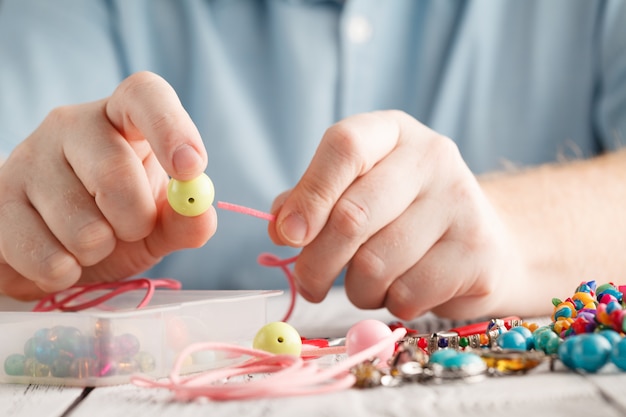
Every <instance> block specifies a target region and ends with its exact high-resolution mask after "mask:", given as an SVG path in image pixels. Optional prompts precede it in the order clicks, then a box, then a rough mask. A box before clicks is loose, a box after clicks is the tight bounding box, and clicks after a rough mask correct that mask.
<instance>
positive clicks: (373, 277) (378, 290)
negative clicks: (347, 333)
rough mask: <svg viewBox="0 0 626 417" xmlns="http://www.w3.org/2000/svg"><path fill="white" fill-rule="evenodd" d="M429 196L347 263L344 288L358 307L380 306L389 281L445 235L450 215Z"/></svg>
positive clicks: (418, 201) (406, 268)
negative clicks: (348, 264)
mask: <svg viewBox="0 0 626 417" xmlns="http://www.w3.org/2000/svg"><path fill="white" fill-rule="evenodd" d="M432 194H433V193H426V194H420V195H418V197H417V198H416V199H415V201H414V202H413V203H412V204H411V205H410V206H409V207H408V208H407V210H406V211H405V212H404V213H403V214H402V215H401V216H400V217H399V218H398V219H396V220H395V221H394V222H393V223H391V224H389V225H388V226H386V227H385V228H383V229H382V230H381V231H379V232H378V233H376V234H375V235H374V236H372V238H370V239H369V240H368V241H367V242H366V243H365V244H363V245H362V246H361V247H360V248H359V249H358V251H357V253H356V254H355V255H354V257H353V258H352V260H351V261H350V266H349V268H348V270H347V272H346V277H345V288H346V294H347V296H348V298H349V299H350V301H351V302H352V303H353V304H354V305H355V306H357V307H359V308H364V309H373V308H380V307H383V306H384V303H385V296H386V294H387V291H388V290H389V287H390V286H391V284H392V283H393V281H394V280H395V279H396V278H397V277H400V276H402V275H404V274H405V273H407V271H408V270H409V269H410V268H411V267H412V266H413V265H415V264H416V263H417V262H418V261H419V260H420V259H421V258H422V257H424V255H425V254H426V253H427V252H428V250H429V249H430V248H431V247H432V246H433V245H434V244H435V243H436V242H437V241H439V240H440V239H441V237H442V236H443V234H444V233H445V232H446V230H447V228H448V226H449V224H450V221H451V218H450V217H451V216H450V212H448V211H445V210H442V209H441V206H442V204H443V205H446V204H445V203H444V202H442V201H440V200H438V199H436V198H433V196H432Z"/></svg>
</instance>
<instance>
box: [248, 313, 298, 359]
mask: <svg viewBox="0 0 626 417" xmlns="http://www.w3.org/2000/svg"><path fill="white" fill-rule="evenodd" d="M252 347H253V348H255V349H259V350H264V351H266V352H270V353H274V354H276V355H283V354H285V355H294V356H300V352H302V339H301V338H300V334H298V331H297V330H296V329H294V328H293V327H292V326H291V325H289V324H287V323H285V322H282V321H276V322H273V323H268V324H266V325H265V326H263V327H261V329H260V330H259V331H258V332H257V334H256V336H254V340H253V341H252Z"/></svg>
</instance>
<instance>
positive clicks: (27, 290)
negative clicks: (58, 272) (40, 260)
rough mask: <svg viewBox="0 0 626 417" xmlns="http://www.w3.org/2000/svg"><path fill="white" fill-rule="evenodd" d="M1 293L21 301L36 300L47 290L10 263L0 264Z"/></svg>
mask: <svg viewBox="0 0 626 417" xmlns="http://www.w3.org/2000/svg"><path fill="white" fill-rule="evenodd" d="M0 294H4V295H6V296H9V297H11V298H15V299H16V300H20V301H34V300H38V299H40V298H42V297H43V296H45V295H46V292H45V291H43V290H42V289H41V288H39V287H38V286H37V285H36V284H35V283H34V282H33V281H31V280H29V279H26V278H24V277H23V276H21V275H20V274H19V273H17V272H16V271H15V270H14V269H13V268H11V267H10V266H9V265H6V264H0Z"/></svg>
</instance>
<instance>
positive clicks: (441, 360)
mask: <svg viewBox="0 0 626 417" xmlns="http://www.w3.org/2000/svg"><path fill="white" fill-rule="evenodd" d="M457 355H458V352H457V351H456V350H452V349H441V350H437V351H435V352H433V353H432V354H431V355H430V359H429V361H428V362H429V363H438V364H439V365H441V366H445V365H444V364H445V363H446V361H447V360H448V359H450V358H454V357H455V356H457Z"/></svg>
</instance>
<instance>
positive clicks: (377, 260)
mask: <svg viewBox="0 0 626 417" xmlns="http://www.w3.org/2000/svg"><path fill="white" fill-rule="evenodd" d="M386 265H387V264H386V262H385V259H384V258H383V257H382V256H380V255H379V254H378V253H377V252H376V251H374V250H372V249H370V248H369V247H368V245H363V246H362V247H361V248H360V249H359V250H358V251H357V252H356V253H355V254H354V257H353V258H352V261H351V262H350V266H351V268H352V269H354V270H355V271H359V275H360V276H361V277H362V279H367V280H371V281H377V282H384V281H385V280H386V279H387V278H388V272H387V267H386Z"/></svg>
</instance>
